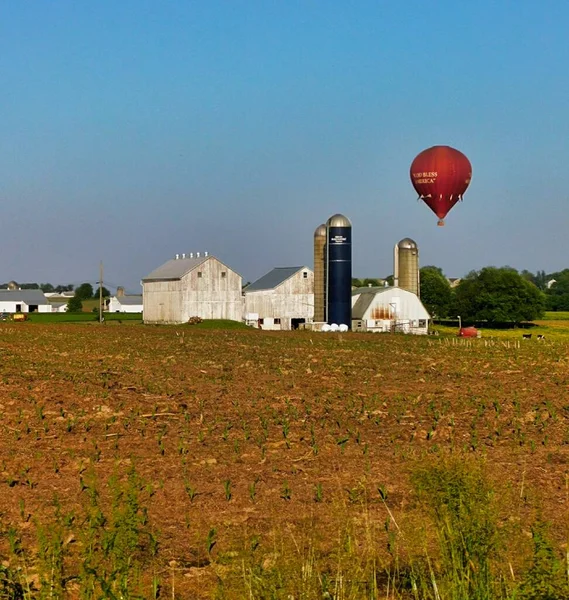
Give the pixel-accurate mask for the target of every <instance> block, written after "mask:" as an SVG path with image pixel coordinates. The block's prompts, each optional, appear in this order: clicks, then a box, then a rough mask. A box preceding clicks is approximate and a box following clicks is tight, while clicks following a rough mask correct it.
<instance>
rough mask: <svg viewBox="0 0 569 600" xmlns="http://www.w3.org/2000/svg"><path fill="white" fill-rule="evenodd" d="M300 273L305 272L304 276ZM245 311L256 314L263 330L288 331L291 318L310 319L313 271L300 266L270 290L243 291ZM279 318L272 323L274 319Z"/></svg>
mask: <svg viewBox="0 0 569 600" xmlns="http://www.w3.org/2000/svg"><path fill="white" fill-rule="evenodd" d="M303 273H306V277H304V275H303ZM244 293H245V313H258V315H259V318H260V319H263V320H264V323H263V329H276V330H289V329H290V328H291V319H304V320H305V321H306V322H310V321H312V320H313V319H314V273H313V272H312V271H311V270H310V269H308V268H305V269H302V270H300V271H298V272H297V273H295V274H294V275H293V276H292V277H289V278H288V279H287V280H286V281H283V282H282V283H281V285H279V286H277V287H276V288H273V289H271V290H258V291H251V292H247V290H245V292H244ZM275 318H276V319H280V320H281V323H280V324H275V323H274V319H275Z"/></svg>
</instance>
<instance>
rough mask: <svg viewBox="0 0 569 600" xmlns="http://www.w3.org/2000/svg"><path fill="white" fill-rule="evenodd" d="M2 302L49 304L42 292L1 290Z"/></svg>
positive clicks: (0, 300)
mask: <svg viewBox="0 0 569 600" xmlns="http://www.w3.org/2000/svg"><path fill="white" fill-rule="evenodd" d="M0 302H23V303H24V304H27V305H28V306H29V305H30V304H34V305H35V304H38V305H39V304H49V302H48V301H47V298H46V297H45V295H44V293H43V292H42V291H41V290H0Z"/></svg>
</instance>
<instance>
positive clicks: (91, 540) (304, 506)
mask: <svg viewBox="0 0 569 600" xmlns="http://www.w3.org/2000/svg"><path fill="white" fill-rule="evenodd" d="M565 324H569V321H560V322H556V321H551V320H549V321H543V322H541V323H539V325H538V327H537V328H536V329H535V331H536V332H539V333H541V334H544V335H546V339H545V340H544V341H539V342H538V341H537V340H536V339H535V338H536V336H535V335H534V336H533V337H532V339H531V340H523V341H522V333H521V331H520V330H516V331H513V332H512V331H509V332H505V331H504V332H496V335H494V332H492V333H489V332H484V333H483V337H482V339H474V340H457V339H455V338H454V337H450V336H449V337H446V336H445V335H444V332H445V330H444V329H441V332H442V333H441V335H440V336H437V337H431V336H428V337H427V336H422V337H421V336H417V337H416V336H402V335H372V334H369V335H365V334H360V335H358V334H327V335H325V334H313V333H310V332H294V333H287V334H283V333H276V332H275V333H273V332H264V331H256V330H249V329H245V330H239V329H236V330H224V329H217V330H215V329H212V330H209V329H202V328H200V327H197V326H196V327H195V328H194V327H142V326H138V325H133V324H131V325H128V326H127V325H126V324H119V323H118V322H117V323H109V324H108V325H106V326H102V327H101V326H98V325H97V324H95V323H88V324H72V325H70V324H49V325H46V324H41V323H21V324H8V323H6V324H0V356H1V361H2V378H1V381H0V386H1V388H0V390H1V391H0V435H1V437H0V440H1V465H0V531H1V534H2V536H1V540H0V542H1V547H0V551H1V559H2V563H1V567H0V597H6V598H36V597H37V598H155V597H162V598H306V599H311V598H354V599H355V598H376V597H382V598H383V597H393V598H442V599H444V598H451V597H452V598H468V597H470V598H474V597H480V598H482V597H488V598H510V597H514V596H513V594H514V593H517V594H518V595H517V596H516V597H518V598H533V597H544V598H545V597H546V596H536V595H535V593H534V592H535V590H537V589H538V586H539V585H547V586H550V588H551V589H552V590H554V591H555V590H557V592H558V593H557V595H555V594H554V595H553V596H550V597H565V596H563V595H562V593H566V590H567V587H566V586H567V582H566V580H565V579H564V578H563V573H564V572H565V567H564V566H563V563H562V562H561V558H562V557H563V556H564V555H565V553H566V552H568V551H569V548H568V547H567V539H568V535H569V519H568V518H569V483H568V481H569V480H568V473H569V427H568V426H567V419H568V417H569V400H568V398H569V393H568V392H569V327H564V325H565ZM448 331H449V332H450V331H451V330H448ZM532 534H533V535H532ZM550 550H551V552H550ZM558 559H559V560H558ZM532 565H533V566H532ZM477 586H478V587H477ZM484 586H486V588H487V589H488V590H491V594H490V595H486V596H483V595H481V593H479V591H480V590H479V588H480V589H482V588H484ZM564 586H565V587H564ZM539 589H541V588H539ZM457 590H458V591H459V592H461V593H462V595H460V594H458V592H457ZM474 592H476V594H478V595H476V594H475V593H474ZM532 593H534V595H532Z"/></svg>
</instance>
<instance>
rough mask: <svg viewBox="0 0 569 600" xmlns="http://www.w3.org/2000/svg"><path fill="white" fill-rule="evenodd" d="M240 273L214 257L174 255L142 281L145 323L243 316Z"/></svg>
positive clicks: (183, 321) (235, 319)
mask: <svg viewBox="0 0 569 600" xmlns="http://www.w3.org/2000/svg"><path fill="white" fill-rule="evenodd" d="M241 285H242V280H241V275H239V274H238V273H236V272H235V271H233V270H232V269H230V268H229V267H228V266H226V265H224V264H223V263H222V262H221V261H219V260H218V259H217V258H215V256H208V255H207V253H204V254H203V255H202V256H200V253H199V252H198V253H197V254H196V255H195V256H193V255H190V256H189V257H187V256H186V255H185V254H178V255H176V258H173V259H172V260H169V261H168V262H166V263H164V264H163V265H162V266H161V267H158V268H157V269H155V270H154V271H152V273H150V274H149V275H147V276H146V277H144V279H143V280H142V290H143V291H142V297H143V315H144V316H143V318H144V322H145V323H186V322H187V321H188V320H189V319H190V317H201V318H202V319H229V320H231V321H241V320H242V319H243V300H242V296H241Z"/></svg>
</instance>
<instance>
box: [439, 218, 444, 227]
mask: <svg viewBox="0 0 569 600" xmlns="http://www.w3.org/2000/svg"><path fill="white" fill-rule="evenodd" d="M437 226H438V227H444V226H445V222H444V219H439V221H438V222H437Z"/></svg>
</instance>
